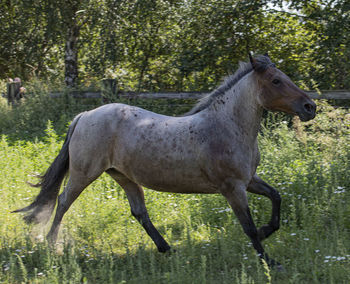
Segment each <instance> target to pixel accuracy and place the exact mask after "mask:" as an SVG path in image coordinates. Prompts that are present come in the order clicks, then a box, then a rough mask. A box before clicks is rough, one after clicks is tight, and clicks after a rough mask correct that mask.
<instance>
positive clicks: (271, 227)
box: [247, 175, 281, 241]
mask: <svg viewBox="0 0 350 284" xmlns="http://www.w3.org/2000/svg"><path fill="white" fill-rule="evenodd" d="M247 190H248V191H249V192H251V193H256V194H260V195H264V196H266V197H268V198H269V199H270V200H271V202H272V215H271V220H270V222H269V223H268V224H267V225H264V226H262V227H261V228H260V229H259V230H258V236H259V240H260V241H262V240H263V239H266V238H267V237H269V236H270V235H271V234H272V233H273V232H275V231H277V230H278V229H279V227H280V208H281V196H280V194H279V193H278V191H277V190H276V189H274V188H273V187H272V186H270V185H268V184H267V183H266V182H264V181H263V180H262V179H261V178H259V177H258V176H257V175H255V176H254V177H253V178H252V180H251V182H250V183H249V185H248V188H247Z"/></svg>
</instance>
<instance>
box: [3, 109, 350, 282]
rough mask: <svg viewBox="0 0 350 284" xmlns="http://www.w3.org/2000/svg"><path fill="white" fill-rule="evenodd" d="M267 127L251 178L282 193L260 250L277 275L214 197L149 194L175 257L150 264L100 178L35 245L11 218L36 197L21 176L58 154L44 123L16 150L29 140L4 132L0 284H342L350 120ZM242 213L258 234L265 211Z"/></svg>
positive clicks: (144, 239)
mask: <svg viewBox="0 0 350 284" xmlns="http://www.w3.org/2000/svg"><path fill="white" fill-rule="evenodd" d="M27 107H28V106H27ZM47 107H49V106H47ZM32 108H34V109H35V105H32ZM3 109H6V107H3ZM8 111H10V110H8ZM50 111H53V112H54V111H57V113H58V112H59V110H51V109H50ZM0 115H3V116H4V115H5V113H4V111H1V114H0ZM11 115H13V113H12V114H11ZM18 115H19V114H18ZM34 115H36V114H34V111H33V113H32V114H30V115H29V116H34ZM42 115H44V114H42ZM40 116H41V115H40V114H38V119H40ZM19 117H21V116H20V115H19ZM272 120H274V116H272V115H270V116H268V118H267V122H266V123H265V124H264V125H265V127H264V128H263V130H262V132H261V134H260V150H261V153H262V162H261V166H259V168H258V173H259V175H260V176H261V177H262V178H263V179H264V180H266V181H267V182H269V183H270V184H271V185H273V186H274V187H276V188H277V189H278V190H279V191H280V193H281V195H282V198H283V202H282V210H281V213H282V217H281V228H280V230H279V231H278V232H276V233H275V234H274V235H272V236H271V237H270V238H269V239H267V240H266V241H264V246H265V249H266V251H267V252H269V254H270V255H271V256H272V257H273V258H275V259H276V260H278V261H279V262H281V263H282V264H283V265H284V267H285V268H286V272H284V273H281V272H278V271H275V270H269V269H268V268H267V267H264V266H263V265H262V264H261V263H260V262H259V260H258V257H257V256H256V253H255V251H254V249H253V248H252V245H251V243H250V242H249V240H248V238H247V237H246V236H245V235H244V233H243V231H242V229H241V227H240V226H239V224H238V221H237V220H236V218H235V216H234V215H233V213H232V211H231V210H230V209H229V206H228V204H227V202H226V201H225V200H224V198H223V197H221V196H219V195H180V194H178V195H176V194H169V193H159V192H154V191H151V190H147V189H146V193H145V195H146V197H145V198H146V205H147V207H148V210H149V215H150V217H151V219H152V221H153V222H154V224H155V226H156V227H157V228H158V229H159V231H160V232H161V234H163V235H164V236H165V238H166V239H167V240H168V242H169V243H170V244H171V245H172V247H173V248H174V249H175V250H176V252H172V253H170V254H160V253H158V252H157V250H156V247H155V245H154V244H153V243H152V241H151V240H150V238H149V237H148V235H147V234H146V233H145V232H144V230H143V228H142V227H141V226H140V225H139V224H138V223H137V221H136V220H135V219H134V218H133V217H132V215H131V213H130V209H129V205H128V202H127V199H126V196H125V194H124V193H123V190H122V189H121V188H120V187H119V186H118V185H117V184H116V183H115V182H114V181H113V180H112V179H111V178H109V177H108V176H107V175H102V176H101V177H100V178H99V179H98V180H97V181H95V182H94V183H93V184H92V185H91V186H89V187H88V188H87V189H86V190H85V191H84V192H83V193H82V195H81V196H80V197H79V198H78V200H77V201H76V202H75V203H74V204H73V206H72V207H71V208H70V210H69V211H68V213H67V214H66V216H65V218H64V221H63V227H62V230H61V234H60V240H59V244H58V246H57V247H56V248H54V249H53V248H50V247H49V246H48V245H47V244H46V242H45V241H43V240H42V239H43V236H44V235H45V234H46V232H47V229H48V228H47V227H28V226H27V225H26V224H24V223H23V221H22V219H21V217H20V215H13V214H11V213H10V211H11V210H14V209H17V208H20V207H22V206H24V205H27V204H28V203H29V202H30V200H31V199H32V198H33V197H34V196H35V195H36V194H37V189H33V188H31V187H29V186H28V185H27V184H26V183H25V181H32V182H34V181H35V179H34V178H33V177H32V176H30V174H31V173H42V172H43V171H44V170H45V169H46V168H47V167H48V166H49V164H50V163H51V162H52V160H53V159H54V157H55V155H57V153H58V151H59V149H60V147H61V145H62V141H63V140H62V138H61V136H60V135H58V134H57V131H58V132H60V130H57V128H56V131H55V130H54V128H55V127H56V126H57V125H58V124H57V123H56V124H51V123H47V120H46V121H45V125H46V130H45V132H43V133H44V134H43V136H42V137H41V138H40V139H33V137H31V138H30V139H19V138H20V137H24V138H25V137H26V135H25V134H23V131H24V129H25V127H27V126H23V128H21V127H20V128H18V129H19V130H13V131H18V133H17V136H14V135H12V134H13V133H14V132H11V131H9V129H8V128H7V131H9V132H8V133H9V135H7V136H5V135H3V136H2V138H1V141H0V168H1V169H2V171H1V177H0V200H1V205H2V206H1V207H0V236H1V237H0V282H2V283H22V282H23V283H348V280H349V267H350V237H349V236H350V235H349V233H350V219H349V216H350V194H349V190H350V188H349V180H348V173H349V170H350V114H349V113H348V112H347V111H346V110H343V109H334V108H332V107H330V106H328V105H326V104H325V105H323V106H322V107H321V111H320V113H319V115H318V116H317V117H316V118H315V119H314V120H313V121H311V122H308V123H303V124H301V123H300V122H299V121H298V120H294V121H293V123H292V124H291V125H290V123H289V122H286V121H283V120H282V121H281V120H279V121H277V122H276V121H274V123H273V125H271V123H270V122H269V121H272ZM23 123H25V122H24V121H23ZM43 123H44V121H42V122H41V120H40V125H41V126H40V127H42V124H43ZM34 124H35V123H34V122H33V125H34ZM64 124H65V125H66V122H65V123H64ZM38 127H39V126H38ZM40 127H39V128H40ZM60 127H61V126H60ZM62 127H63V126H62ZM3 129H6V127H5V126H4V124H3ZM40 129H41V128H40ZM38 133H42V130H40V131H38ZM62 133H63V132H62ZM11 135H12V136H11ZM22 135H23V136H22ZM9 136H11V137H12V138H11V139H9V138H8V137H9ZM13 137H17V138H16V139H14V138H13ZM249 203H250V206H251V210H252V213H253V218H254V220H255V221H256V224H257V225H258V226H261V225H262V224H264V223H266V222H267V221H268V220H269V218H270V213H271V204H270V201H269V200H267V199H265V198H263V197H260V196H255V195H249Z"/></svg>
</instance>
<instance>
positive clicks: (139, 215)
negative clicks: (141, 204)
mask: <svg viewBox="0 0 350 284" xmlns="http://www.w3.org/2000/svg"><path fill="white" fill-rule="evenodd" d="M131 214H132V216H134V217H135V218H136V219H137V220H138V221H143V222H145V221H146V220H147V219H148V214H147V211H143V210H140V211H139V210H133V209H131Z"/></svg>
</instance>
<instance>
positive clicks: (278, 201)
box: [271, 189, 282, 204]
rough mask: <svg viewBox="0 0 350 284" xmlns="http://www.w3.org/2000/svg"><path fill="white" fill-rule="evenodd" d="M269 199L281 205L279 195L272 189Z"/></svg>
mask: <svg viewBox="0 0 350 284" xmlns="http://www.w3.org/2000/svg"><path fill="white" fill-rule="evenodd" d="M271 199H272V200H273V201H274V202H276V203H277V204H281V202H282V198H281V195H280V193H279V192H278V191H277V190H276V189H274V190H273V191H272V192H271Z"/></svg>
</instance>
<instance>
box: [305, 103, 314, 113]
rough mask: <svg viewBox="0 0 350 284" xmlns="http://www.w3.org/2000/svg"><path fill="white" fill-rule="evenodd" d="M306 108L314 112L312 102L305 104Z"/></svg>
mask: <svg viewBox="0 0 350 284" xmlns="http://www.w3.org/2000/svg"><path fill="white" fill-rule="evenodd" d="M304 109H305V110H306V111H307V112H309V113H310V112H313V109H314V108H313V106H312V105H311V104H304Z"/></svg>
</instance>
